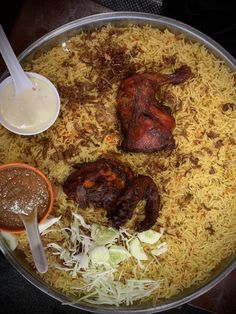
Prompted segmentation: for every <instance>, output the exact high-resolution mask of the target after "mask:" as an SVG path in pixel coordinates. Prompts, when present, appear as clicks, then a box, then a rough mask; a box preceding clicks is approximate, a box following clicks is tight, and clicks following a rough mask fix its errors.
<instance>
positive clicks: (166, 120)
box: [117, 65, 192, 153]
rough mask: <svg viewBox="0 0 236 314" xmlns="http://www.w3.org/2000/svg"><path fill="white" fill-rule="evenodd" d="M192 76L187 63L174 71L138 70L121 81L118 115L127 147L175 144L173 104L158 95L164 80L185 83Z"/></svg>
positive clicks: (153, 148)
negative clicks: (160, 72) (161, 72)
mask: <svg viewBox="0 0 236 314" xmlns="http://www.w3.org/2000/svg"><path fill="white" fill-rule="evenodd" d="M191 76H192V72H191V69H190V68H189V67H188V66H187V65H184V66H182V67H180V68H179V69H177V70H176V71H175V72H174V73H173V74H152V73H143V74H136V75H133V76H131V77H129V78H127V79H125V80H123V81H122V82H121V84H120V87H119V90H118V94H117V115H118V118H119V120H120V122H121V129H122V133H123V141H122V144H121V148H122V149H123V150H126V151H132V152H149V153H151V152H157V151H160V150H163V149H172V148H174V145H175V142H174V138H173V135H172V131H173V129H174V128H175V119H174V117H173V116H172V115H171V110H170V108H169V107H167V106H165V105H163V104H162V103H161V102H160V101H158V100H157V99H156V93H158V91H159V89H160V87H161V86H162V85H164V84H170V83H171V84H181V83H183V82H185V81H186V80H187V79H189V78H190V77H191Z"/></svg>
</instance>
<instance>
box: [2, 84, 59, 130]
mask: <svg viewBox="0 0 236 314" xmlns="http://www.w3.org/2000/svg"><path fill="white" fill-rule="evenodd" d="M30 80H31V81H32V82H33V85H34V88H33V89H30V90H25V91H23V92H22V93H21V94H19V95H17V96H15V90H14V87H13V83H10V84H8V85H7V86H6V87H5V88H4V89H3V90H1V91H0V110H1V115H2V116H3V118H4V119H5V120H6V121H7V122H8V123H9V124H10V125H11V126H13V127H15V128H17V129H19V130H26V131H29V132H37V131H40V130H43V129H45V128H47V126H48V125H49V124H50V122H51V121H52V120H53V118H54V117H55V115H56V112H57V96H56V94H55V92H54V91H53V90H52V89H51V88H50V86H49V85H48V84H47V83H46V82H44V81H43V80H40V79H38V78H30Z"/></svg>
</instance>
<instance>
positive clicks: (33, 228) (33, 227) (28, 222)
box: [19, 209, 48, 273]
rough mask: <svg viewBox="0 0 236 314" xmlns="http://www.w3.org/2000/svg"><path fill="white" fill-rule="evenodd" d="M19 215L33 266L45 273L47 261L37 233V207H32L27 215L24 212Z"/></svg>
mask: <svg viewBox="0 0 236 314" xmlns="http://www.w3.org/2000/svg"><path fill="white" fill-rule="evenodd" d="M19 216H20V218H21V219H22V221H23V223H24V226H25V230H26V233H27V237H28V240H29V245H30V250H31V253H32V256H33V260H34V263H35V266H36V268H37V270H38V272H40V273H46V272H47V270H48V262H47V259H46V256H45V252H44V248H43V245H42V242H41V238H40V234H39V229H38V220H37V209H34V210H33V212H32V213H31V214H30V215H28V216H27V215H24V214H21V215H19Z"/></svg>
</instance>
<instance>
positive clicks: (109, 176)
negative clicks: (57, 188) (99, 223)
mask: <svg viewBox="0 0 236 314" xmlns="http://www.w3.org/2000/svg"><path fill="white" fill-rule="evenodd" d="M74 168H76V169H77V170H76V171H75V172H73V173H72V174H71V175H70V176H69V177H68V178H67V180H66V182H65V183H64V185H63V190H64V192H65V193H66V194H67V196H68V197H69V198H70V199H74V200H75V201H76V202H77V203H78V204H79V206H80V207H82V208H86V207H87V206H88V205H89V203H92V204H93V205H94V206H96V207H102V208H105V209H106V210H107V211H109V210H110V209H111V208H113V206H114V203H115V202H116V200H117V197H118V196H119V195H120V193H121V191H123V189H124V187H125V185H126V184H127V182H129V181H130V180H132V179H133V176H134V175H133V172H132V170H131V169H130V168H129V167H127V166H126V165H124V164H122V163H119V162H117V161H112V160H106V159H104V158H101V159H99V160H97V161H95V162H88V163H82V164H77V165H75V166H74Z"/></svg>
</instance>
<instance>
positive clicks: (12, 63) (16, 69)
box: [0, 24, 33, 95]
mask: <svg viewBox="0 0 236 314" xmlns="http://www.w3.org/2000/svg"><path fill="white" fill-rule="evenodd" d="M0 52H1V54H2V57H3V59H4V61H5V63H6V65H7V68H8V70H9V72H10V74H11V77H12V80H13V83H14V88H15V93H16V95H17V94H20V93H21V92H23V91H24V90H25V89H30V88H33V83H32V82H31V81H30V79H29V78H28V77H27V75H26V74H25V72H24V70H23V69H22V67H21V65H20V63H19V61H18V60H17V58H16V56H15V54H14V52H13V50H12V47H11V45H10V43H9V41H8V39H7V37H6V35H5V33H4V30H3V28H2V25H1V24H0Z"/></svg>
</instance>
